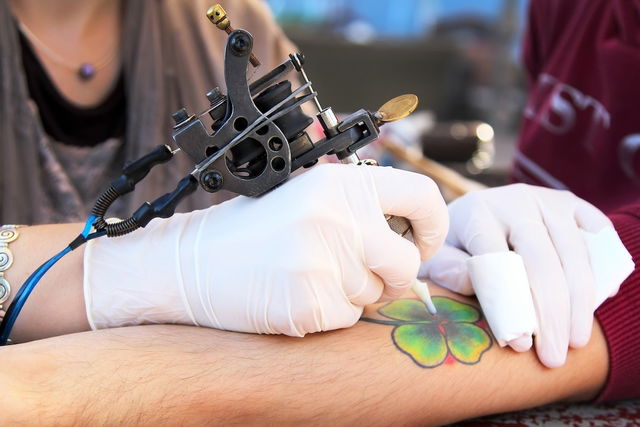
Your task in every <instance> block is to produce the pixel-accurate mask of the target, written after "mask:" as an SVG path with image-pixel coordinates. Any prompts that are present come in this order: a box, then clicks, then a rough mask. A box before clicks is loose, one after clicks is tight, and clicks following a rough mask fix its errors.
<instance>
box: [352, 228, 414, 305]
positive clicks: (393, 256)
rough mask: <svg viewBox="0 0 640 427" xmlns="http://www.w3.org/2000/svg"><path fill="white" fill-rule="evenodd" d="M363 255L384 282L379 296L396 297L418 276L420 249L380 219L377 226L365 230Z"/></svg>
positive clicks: (384, 297) (368, 264)
mask: <svg viewBox="0 0 640 427" xmlns="http://www.w3.org/2000/svg"><path fill="white" fill-rule="evenodd" d="M364 232H365V233H364V234H365V235H364V257H365V262H366V264H367V266H368V267H369V269H370V270H371V271H372V272H374V273H375V274H376V275H378V276H379V277H380V278H381V279H382V281H383V283H384V290H383V292H382V299H391V298H398V297H400V296H401V295H402V294H403V293H404V292H406V291H407V289H409V288H410V287H411V285H412V284H413V281H414V280H415V278H416V277H417V274H418V269H419V268H420V253H419V251H418V249H417V248H416V247H415V246H414V245H413V243H411V242H410V241H409V240H406V239H404V238H402V237H400V236H399V235H397V234H396V233H394V232H393V231H391V229H390V228H389V227H388V226H387V225H386V222H384V221H383V222H382V223H381V224H379V225H378V230H377V231H376V230H364Z"/></svg>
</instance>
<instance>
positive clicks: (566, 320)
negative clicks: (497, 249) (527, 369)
mask: <svg viewBox="0 0 640 427" xmlns="http://www.w3.org/2000/svg"><path fill="white" fill-rule="evenodd" d="M509 241H510V242H511V245H512V246H513V248H514V250H515V251H516V252H517V253H518V254H520V256H521V257H522V259H523V261H524V264H525V269H526V271H527V276H528V278H529V285H530V287H531V295H532V297H533V303H534V306H535V309H536V313H537V318H538V332H537V335H536V339H535V343H536V351H537V353H538V358H539V359H540V361H541V362H542V363H543V364H544V365H546V366H548V367H550V368H555V367H559V366H562V365H563V364H564V363H565V360H566V357H567V348H568V346H569V335H570V332H569V331H570V308H569V307H570V305H569V290H568V288H567V284H566V279H565V277H564V272H563V270H562V265H561V263H560V259H559V258H558V255H557V253H556V250H555V247H554V246H553V243H552V241H551V238H550V237H549V234H548V232H547V228H546V227H545V225H544V224H543V223H542V219H540V222H527V223H520V224H519V225H517V226H515V227H514V228H513V229H511V230H510V235H509Z"/></svg>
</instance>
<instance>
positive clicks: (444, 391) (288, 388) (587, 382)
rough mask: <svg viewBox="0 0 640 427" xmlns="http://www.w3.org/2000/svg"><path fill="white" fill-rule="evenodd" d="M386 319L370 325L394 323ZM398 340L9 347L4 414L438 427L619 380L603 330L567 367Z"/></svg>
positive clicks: (149, 334) (369, 335)
mask: <svg viewBox="0 0 640 427" xmlns="http://www.w3.org/2000/svg"><path fill="white" fill-rule="evenodd" d="M432 293H433V294H434V295H447V296H449V297H451V298H454V299H456V300H458V301H469V300H468V299H463V298H461V297H459V296H453V294H451V293H449V292H446V291H443V290H441V289H439V288H437V287H432ZM376 308H377V307H376V306H371V307H369V308H368V310H367V311H366V313H365V316H366V317H371V318H380V315H379V313H376V312H375V309H376ZM391 330H392V327H390V326H384V325H380V324H375V323H369V322H359V323H358V324H356V325H355V326H354V327H352V328H350V329H343V330H338V331H334V332H329V333H321V334H313V335H308V336H307V337H305V338H291V337H283V336H259V335H250V334H238V333H231V332H223V331H216V330H210V329H204V328H196V327H187V326H142V327H129V328H120V329H112V330H102V331H98V332H85V333H80V334H74V335H68V336H63V337H57V338H52V339H46V340H41V341H35V342H32V343H28V344H20V345H15V346H9V347H3V348H2V349H0V363H1V364H2V366H5V367H10V369H3V370H2V371H1V372H0V384H1V385H2V389H3V390H8V391H9V392H5V393H2V394H0V408H2V413H3V420H4V422H6V423H8V424H18V423H23V424H27V425H29V424H33V423H35V422H37V423H39V424H41V423H43V422H45V423H49V424H63V425H66V424H82V425H86V424H92V425H93V424H104V425H115V424H134V423H135V424H143V425H166V424H181V425H183V424H184V425H194V424H195V425H201V424H209V423H211V422H215V423H218V424H224V425H235V424H241V425H252V424H260V425H265V424H274V425H282V424H303V423H304V424H305V425H306V424H312V425H314V424H315V425H317V424H322V425H327V424H331V425H334V424H335V425H361V424H366V425H389V424H394V425H395V424H420V425H425V424H443V423H448V422H453V421H456V420H461V419H467V418H470V417H475V416H480V415H485V414H491V413H498V412H504V411H512V410H518V409H524V408H529V407H533V406H537V405H542V404H545V403H549V402H554V401H562V400H587V399H591V398H593V397H594V396H595V395H596V394H597V393H598V391H599V390H600V389H601V387H602V386H603V384H604V382H605V380H606V376H607V364H608V360H607V348H606V343H605V341H604V338H603V335H602V331H601V330H600V328H599V327H598V326H597V324H596V325H595V327H594V334H593V336H592V339H591V341H590V343H589V344H588V345H587V347H585V348H582V349H577V350H571V351H570V352H569V357H568V360H567V363H566V365H565V366H564V367H562V368H558V369H548V368H545V367H543V366H542V365H541V364H540V363H539V361H538V360H537V358H536V356H535V354H534V353H533V352H527V353H515V352H513V351H511V350H509V349H504V348H500V347H498V346H497V345H495V343H494V344H493V345H492V346H491V347H490V348H489V349H488V350H487V351H486V352H484V353H483V354H482V356H481V358H480V359H479V360H478V362H477V363H474V364H470V365H467V364H462V363H458V362H454V363H445V364H442V365H440V366H438V367H435V368H431V369H429V368H423V367H420V366H417V365H416V364H415V363H414V362H413V361H412V360H411V359H410V358H409V357H408V356H407V354H405V353H403V352H401V351H399V350H398V348H397V347H396V346H395V345H394V344H393V342H392V339H391V335H390V332H391Z"/></svg>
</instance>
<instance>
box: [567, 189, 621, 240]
mask: <svg viewBox="0 0 640 427" xmlns="http://www.w3.org/2000/svg"><path fill="white" fill-rule="evenodd" d="M576 199H577V200H576V204H577V206H576V210H575V214H574V215H575V219H576V222H577V223H578V226H579V227H580V228H582V229H583V230H585V231H589V232H591V233H597V232H598V231H600V230H602V229H603V228H605V227H613V223H612V222H611V220H610V219H609V218H608V217H607V216H606V215H605V214H604V213H603V212H602V211H601V210H600V209H598V208H596V207H595V206H593V205H592V204H591V203H589V202H587V201H586V200H582V199H581V198H579V197H576Z"/></svg>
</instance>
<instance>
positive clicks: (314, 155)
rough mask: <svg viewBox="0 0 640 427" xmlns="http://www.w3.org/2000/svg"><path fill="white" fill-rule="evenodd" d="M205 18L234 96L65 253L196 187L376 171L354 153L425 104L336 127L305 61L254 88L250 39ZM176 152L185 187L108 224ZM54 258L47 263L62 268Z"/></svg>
mask: <svg viewBox="0 0 640 427" xmlns="http://www.w3.org/2000/svg"><path fill="white" fill-rule="evenodd" d="M207 17H208V18H209V20H210V21H211V22H212V23H213V24H214V25H216V27H218V28H219V29H221V30H224V31H226V32H227V33H228V35H229V37H228V39H227V42H226V47H225V59H224V78H225V82H226V87H227V93H226V94H224V93H223V92H222V91H221V90H220V89H219V88H217V87H216V88H215V89H212V90H210V91H209V92H208V93H207V94H206V98H207V99H208V101H209V105H208V106H207V107H206V108H205V109H204V110H203V111H202V112H200V113H197V114H189V113H188V112H187V110H186V109H184V108H183V109H180V110H178V111H177V112H175V113H174V114H173V119H174V121H175V126H174V128H173V140H174V141H175V143H176V145H177V146H178V147H179V149H176V150H172V149H171V147H169V146H168V145H161V146H158V147H157V148H156V149H154V150H153V151H152V152H150V153H148V154H146V155H145V156H143V157H141V158H140V159H138V160H136V161H134V162H131V163H128V164H127V165H125V167H124V168H123V171H122V175H121V176H120V177H119V178H117V179H115V180H114V181H112V183H111V186H110V187H109V188H108V189H107V190H106V191H105V192H104V193H103V194H102V195H101V196H100V197H99V199H98V201H97V202H96V204H95V206H94V208H93V210H92V212H91V215H92V216H91V217H90V218H89V220H88V221H87V225H86V227H85V231H84V232H83V234H81V235H79V236H78V238H77V239H76V240H74V242H72V243H71V244H70V245H69V246H68V247H67V248H65V250H67V252H68V251H71V250H73V249H75V248H76V247H78V246H80V245H82V244H83V243H85V242H86V241H87V240H89V239H92V238H96V237H101V236H104V235H106V236H108V237H116V236H122V235H125V234H128V233H130V232H132V231H134V230H136V229H138V228H141V227H145V226H146V225H147V224H148V223H149V222H150V221H151V220H152V219H154V218H168V217H170V216H172V215H173V214H174V212H175V209H176V207H177V205H178V204H179V203H180V201H181V200H183V199H184V198H185V197H187V196H188V195H190V194H191V193H193V192H194V191H196V189H197V188H198V186H200V187H202V188H203V189H204V190H205V191H208V192H210V193H215V192H217V191H220V190H228V191H231V192H233V193H236V194H241V195H244V196H250V197H257V196H260V195H262V194H264V193H266V192H268V191H270V190H272V189H274V188H275V187H277V186H278V185H280V184H282V183H283V182H284V181H285V180H287V178H289V176H290V175H291V173H292V172H293V171H295V170H297V169H300V168H303V167H304V168H309V167H312V166H313V165H315V164H316V163H317V161H318V159H319V158H320V157H322V156H324V155H326V154H334V155H336V156H337V158H338V159H339V160H340V161H342V162H343V163H357V164H363V165H367V166H370V165H376V162H375V161H374V160H363V161H360V159H359V158H358V156H357V154H356V152H357V150H358V149H360V148H362V147H364V146H365V145H367V144H369V143H371V142H372V141H374V140H376V139H377V138H378V135H379V127H380V126H382V125H383V124H385V123H388V122H392V121H396V120H399V119H402V118H404V117H406V116H408V115H409V114H411V113H412V112H413V111H414V110H415V108H416V106H417V104H418V98H417V97H416V96H415V95H402V96H399V97H396V98H394V99H392V100H390V101H388V102H386V103H385V104H384V105H383V106H382V107H380V109H379V110H378V111H376V112H370V111H367V110H364V109H360V110H358V111H356V112H355V113H352V114H350V115H348V116H347V117H345V118H344V119H343V120H338V118H337V117H336V115H335V114H334V112H333V110H332V109H331V107H327V108H323V107H322V106H321V105H320V102H319V101H318V96H317V95H318V94H317V93H316V92H314V90H313V87H312V84H311V82H310V81H309V79H308V77H307V74H306V73H305V70H304V68H303V64H304V56H303V55H302V54H300V53H293V54H291V55H289V59H288V60H286V61H285V62H283V63H282V64H280V65H279V66H277V67H276V68H274V69H273V70H271V71H269V72H268V73H266V74H265V75H264V76H262V77H261V78H259V79H257V80H256V81H254V82H253V83H251V84H249V82H248V81H247V77H246V71H247V68H248V66H249V65H250V64H251V66H253V67H257V66H258V65H259V64H260V62H259V60H258V59H257V58H256V57H255V55H254V54H253V53H252V48H253V37H252V35H251V34H250V33H249V32H247V31H245V30H242V29H233V27H231V23H230V21H229V18H228V17H227V15H226V12H225V11H224V9H223V8H222V7H221V6H220V5H215V6H212V7H211V8H209V10H208V11H207ZM293 71H295V72H296V73H297V75H298V76H299V77H300V81H301V82H302V84H301V85H299V87H297V88H296V89H294V90H292V83H291V81H290V80H287V79H286V78H285V77H286V76H287V75H288V74H289V73H291V72H293ZM307 102H313V104H315V107H316V109H317V111H318V112H317V114H316V118H317V119H318V121H319V122H320V124H321V125H322V128H323V130H324V135H325V137H324V138H323V139H321V140H319V141H312V139H311V138H310V136H309V135H308V133H307V132H306V131H305V129H307V128H308V127H309V126H310V125H311V124H312V123H313V119H312V118H311V117H309V116H307V115H306V114H305V113H304V112H303V111H302V108H301V106H302V105H303V104H305V103H307ZM207 122H208V123H210V122H213V124H212V125H211V131H209V130H208V128H207V125H205V123H207ZM178 151H182V152H184V153H186V154H187V155H188V156H189V157H190V158H191V160H192V161H193V163H194V164H195V167H194V169H193V171H192V172H191V173H190V174H189V175H187V176H186V177H184V178H183V179H181V180H180V181H179V183H178V185H177V187H176V188H175V190H174V191H172V192H170V193H167V194H164V195H163V196H161V197H159V198H157V199H156V200H154V201H153V202H151V203H149V202H145V203H144V204H143V205H142V206H140V208H138V210H136V211H135V212H134V213H133V215H132V216H131V217H129V218H127V219H125V220H121V221H118V222H115V223H107V221H106V220H105V215H106V213H107V210H108V209H109V206H111V204H112V203H113V202H114V201H115V200H117V199H118V198H120V197H121V196H123V195H125V194H127V193H130V192H132V191H133V190H134V189H135V186H136V183H138V182H140V181H141V180H142V179H144V177H145V176H146V175H147V174H148V173H149V171H150V170H151V169H152V168H153V167H154V166H156V165H159V164H162V163H166V162H168V161H169V160H171V158H172V157H173V156H174V154H175V153H177V152H178ZM367 166H363V167H367ZM387 221H388V223H389V225H390V227H391V228H392V229H393V230H394V231H396V232H397V233H399V234H400V235H402V236H404V237H405V238H407V239H409V240H413V236H412V233H411V225H410V223H409V221H408V220H406V219H405V218H400V217H392V216H389V217H387ZM92 227H93V229H94V230H95V231H93V232H91V228H92ZM61 254H62V252H61V253H60V254H58V255H56V257H58V258H57V259H59V258H61V257H62V256H63V255H64V254H63V255H61ZM56 257H54V258H52V259H51V260H50V261H49V262H52V261H53V260H54V259H55V260H56V261H57V259H56ZM49 262H48V263H49ZM54 262H55V261H53V263H54ZM48 263H45V264H44V265H43V266H42V267H41V269H39V270H37V271H36V273H38V274H36V273H34V275H36V276H37V277H35V278H33V280H34V281H35V282H33V283H30V279H32V278H30V279H28V280H27V283H25V285H23V288H22V289H21V290H20V291H19V292H18V294H17V295H16V298H15V300H14V302H15V301H18V300H19V301H22V302H21V303H18V305H17V306H14V304H12V307H10V308H9V310H8V311H7V315H6V316H5V319H4V321H3V324H2V326H0V345H1V344H3V343H4V342H6V338H8V333H9V331H10V329H11V326H12V325H13V322H14V321H15V318H17V315H18V313H19V311H20V309H21V308H22V304H24V301H25V300H26V297H28V295H29V293H30V292H31V290H32V289H33V287H35V284H36V283H37V280H39V278H40V277H41V276H42V275H44V273H45V272H46V270H48V268H49V267H50V266H51V265H53V263H51V264H50V265H48ZM45 267H46V268H45ZM27 285H31V286H30V287H29V286H27ZM414 291H415V292H416V294H417V295H418V296H419V297H420V299H422V300H423V301H424V302H425V304H426V305H427V307H428V308H429V310H430V311H431V312H433V313H435V307H434V306H433V303H432V302H431V299H430V297H429V293H428V289H427V287H426V284H424V283H422V282H419V281H418V280H417V279H416V284H415V285H414ZM12 319H13V320H12ZM3 340H4V341H3Z"/></svg>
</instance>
